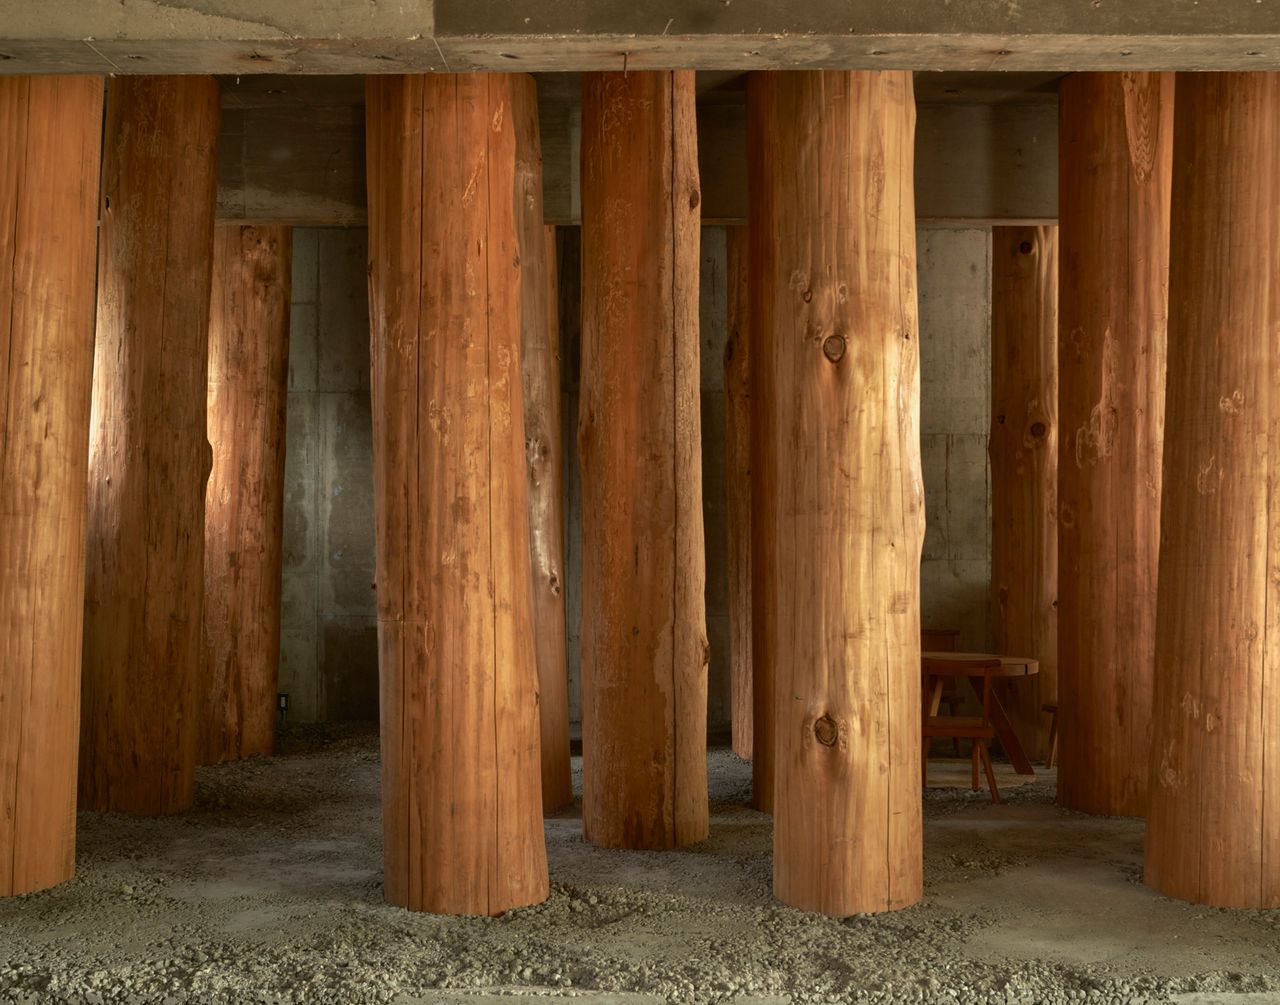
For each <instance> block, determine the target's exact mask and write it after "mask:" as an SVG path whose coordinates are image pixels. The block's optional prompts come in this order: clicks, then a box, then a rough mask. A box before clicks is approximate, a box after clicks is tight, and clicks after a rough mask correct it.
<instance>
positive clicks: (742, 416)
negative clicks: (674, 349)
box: [724, 227, 755, 758]
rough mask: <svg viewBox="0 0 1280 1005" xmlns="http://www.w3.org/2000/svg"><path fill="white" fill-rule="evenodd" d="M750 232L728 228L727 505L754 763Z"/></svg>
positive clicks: (738, 678) (734, 673)
mask: <svg viewBox="0 0 1280 1005" xmlns="http://www.w3.org/2000/svg"><path fill="white" fill-rule="evenodd" d="M747 244H748V241H747V228H746V227H726V228H725V246H726V247H725V250H726V252H727V259H728V261H727V269H726V272H727V275H728V284H727V286H728V293H729V296H728V301H729V302H728V309H729V325H728V327H729V338H728V341H727V342H726V344H725V348H724V389H725V406H726V415H725V446H726V450H727V452H728V456H727V457H726V458H725V473H726V477H725V499H726V502H727V504H728V505H727V513H726V516H727V521H728V533H729V682H730V689H731V708H732V716H733V749H734V752H735V753H737V755H738V756H739V757H746V758H750V757H751V756H752V754H751V748H752V737H753V736H754V734H755V729H754V725H755V723H754V719H755V706H754V699H753V688H752V675H751V332H750V329H749V327H748V325H747V320H748V317H747V290H748V284H747V268H748V262H749V259H748V252H747Z"/></svg>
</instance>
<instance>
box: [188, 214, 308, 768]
mask: <svg viewBox="0 0 1280 1005" xmlns="http://www.w3.org/2000/svg"><path fill="white" fill-rule="evenodd" d="M292 251H293V243H292V235H291V233H290V230H289V228H288V227H279V226H275V227H272V226H266V227H243V226H238V225H235V226H225V227H218V228H217V230H216V231H215V236H214V242H213V296H212V299H211V301H210V308H209V401H208V408H209V419H208V428H209V443H210V445H211V446H212V448H213V471H212V473H211V474H210V476H209V485H208V488H207V490H206V492H205V502H204V507H205V519H204V677H203V680H202V681H201V687H202V691H203V693H202V697H201V713H202V714H201V726H202V737H201V744H200V763H202V764H216V763H218V762H220V761H229V760H235V759H237V758H241V757H250V756H253V755H255V754H258V755H263V756H269V755H270V754H271V751H272V748H273V746H274V741H275V732H276V714H277V713H276V691H277V680H278V673H279V668H280V562H281V551H282V540H281V535H282V532H283V524H284V432H285V429H284V420H285V406H286V403H287V395H288V382H289V367H288V356H289V290H290V286H291V279H292V262H293V254H292Z"/></svg>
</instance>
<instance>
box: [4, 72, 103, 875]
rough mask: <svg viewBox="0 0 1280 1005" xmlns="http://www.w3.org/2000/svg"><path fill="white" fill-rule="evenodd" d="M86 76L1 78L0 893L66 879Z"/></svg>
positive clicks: (83, 428)
mask: <svg viewBox="0 0 1280 1005" xmlns="http://www.w3.org/2000/svg"><path fill="white" fill-rule="evenodd" d="M101 126H102V78H101V77H0V896H10V895H12V894H20V893H30V892H31V891H33V890H42V889H44V888H46V887H50V886H53V885H54V884H56V883H61V882H62V881H64V880H66V879H70V878H71V874H72V872H73V871H74V869H75V844H76V742H77V728H78V723H79V710H80V633H81V624H82V616H83V611H84V607H83V604H82V599H83V594H84V504H85V467H86V459H87V457H88V450H87V440H88V433H89V388H90V381H91V374H92V367H93V256H94V247H95V245H96V242H97V232H96V226H97V204H98V170H99V163H100V157H101V152H102V130H101Z"/></svg>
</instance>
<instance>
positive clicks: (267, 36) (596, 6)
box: [0, 0, 1280, 73]
mask: <svg viewBox="0 0 1280 1005" xmlns="http://www.w3.org/2000/svg"><path fill="white" fill-rule="evenodd" d="M0 8H8V10H6V11H5V13H6V16H5V17H3V18H0V23H2V24H3V27H0V54H2V55H3V57H4V58H2V59H0V67H2V68H3V69H2V70H0V72H3V73H42V72H43V73H53V72H63V73H77V72H79V73H102V72H124V73H405V72H415V71H453V72H457V71H461V70H480V69H493V70H512V69H521V70H528V71H535V70H620V69H623V66H624V62H625V63H626V66H627V67H628V68H630V69H674V68H694V69H767V68H837V67H838V68H844V69H939V70H942V69H945V70H992V69H1002V70H1025V69H1037V70H1083V69H1093V70H1104V69H1114V70H1119V69H1124V70H1143V69H1145V70H1174V69H1181V70H1205V69H1217V70H1261V69H1273V68H1275V67H1277V66H1280V30H1278V29H1277V25H1276V21H1275V12H1274V8H1273V6H1272V5H1271V4H1269V3H1259V2H1257V0H1215V2H1214V3H1211V4H1210V3H1194V2H1189V0H1178V2H1175V3H1168V2H1161V0H1131V2H1129V3H1124V4H1120V3H1116V4H1083V3H1081V4H1064V3H1062V2H1061V0H1023V2H1022V3H1016V4H1015V3H1009V4H1003V3H1002V4H982V5H978V4H936V3H925V2H923V0H907V2H902V0H869V2H867V3H863V4H859V5H858V8H857V11H856V17H855V16H854V13H853V12H852V11H851V5H849V4H848V3H847V2H843V0H815V2H814V3H811V4H805V5H798V4H788V5H783V4H778V3H776V0H737V2H735V3H732V4H725V3H721V4H715V5H697V6H695V5H690V4H688V3H686V2H685V0H655V2H653V3H645V4H636V3H634V2H630V0H563V2H560V3H555V4H538V5H531V4H513V3H510V2H509V0H434V2H433V0H403V2H400V3H395V4H378V5H374V4H360V5H352V4H345V5H344V4H341V3H334V2H332V0H330V2H326V3H318V4H307V5H301V4H298V3H296V2H294V0H164V2H161V0H44V2H43V3H40V4H28V3H21V2H20V0H3V3H0Z"/></svg>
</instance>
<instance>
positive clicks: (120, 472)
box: [80, 77, 218, 814]
mask: <svg viewBox="0 0 1280 1005" xmlns="http://www.w3.org/2000/svg"><path fill="white" fill-rule="evenodd" d="M217 140H218V84H217V81H215V80H214V79H213V78H212V77H114V78H112V81H111V86H110V92H109V94H108V97H107V119H106V131H105V139H104V150H103V169H102V224H101V236H100V242H99V249H98V324H97V343H96V348H95V355H94V373H93V420H92V423H91V426H90V434H89V436H90V439H89V513H88V569H87V576H86V582H85V629H84V667H83V705H82V714H81V731H80V806H81V808H82V809H94V810H119V811H124V812H130V813H143V814H162V813H175V812H177V811H179V810H183V809H186V808H187V807H189V806H190V805H191V801H192V798H193V795H194V781H193V779H194V770H195V763H196V747H197V743H198V740H199V733H200V713H199V703H200V698H201V695H202V693H203V691H202V688H201V687H200V671H201V666H202V658H201V657H202V645H201V628H200V623H201V609H202V606H203V595H204V493H205V482H206V479H207V478H208V476H209V467H210V458H209V444H208V440H207V439H206V432H207V431H206V427H205V412H206V399H207V396H208V329H209V288H210V269H211V266H212V260H213V259H212V251H213V215H214V196H215V191H216V188H217V156H216V147H217Z"/></svg>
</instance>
